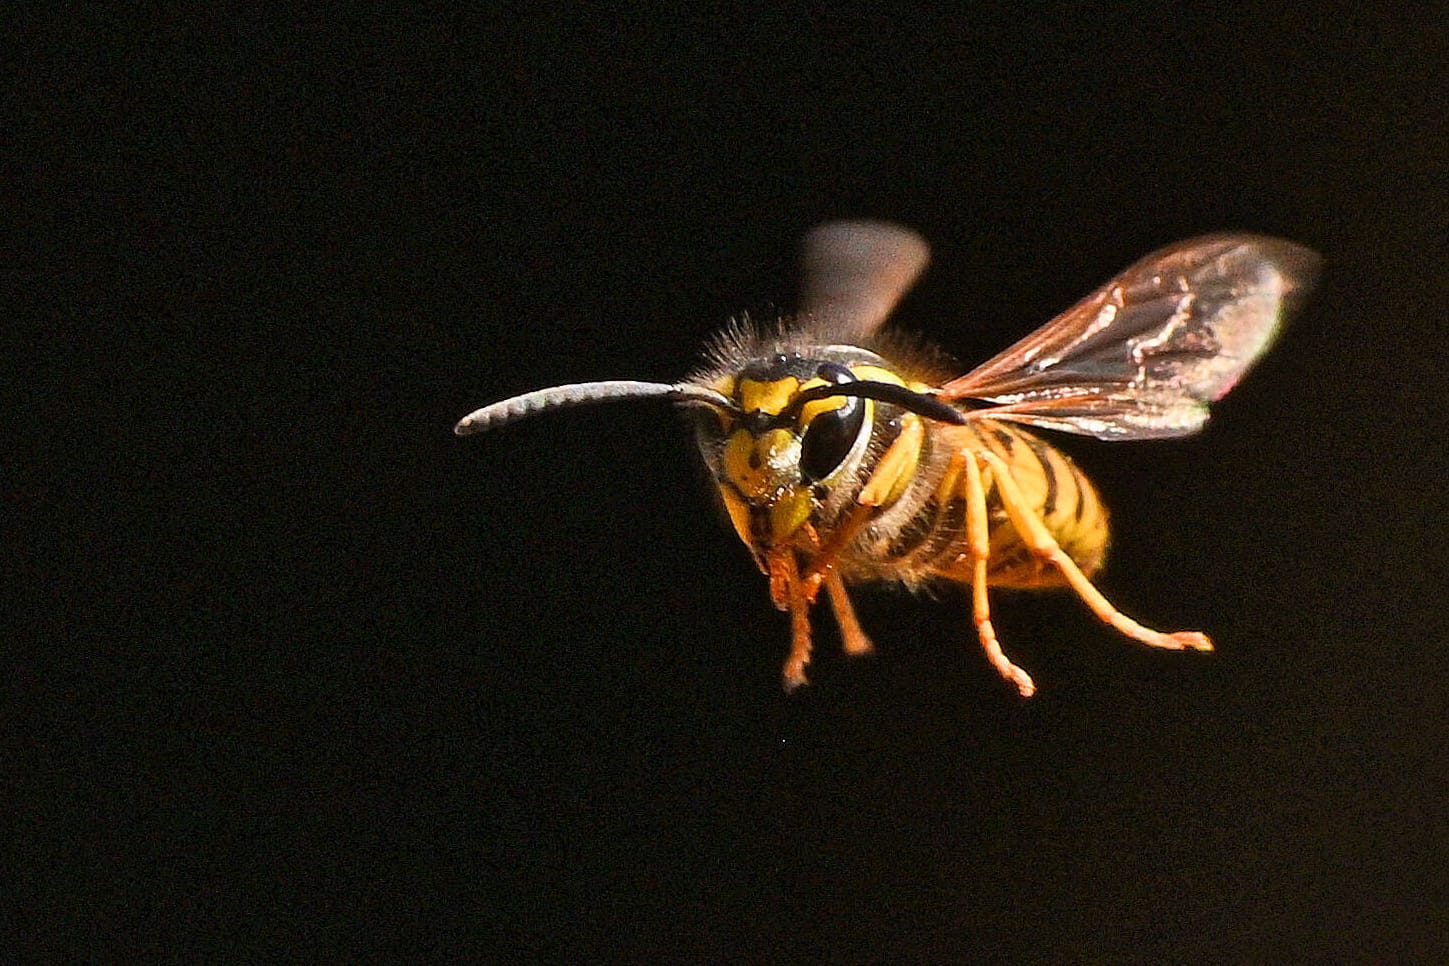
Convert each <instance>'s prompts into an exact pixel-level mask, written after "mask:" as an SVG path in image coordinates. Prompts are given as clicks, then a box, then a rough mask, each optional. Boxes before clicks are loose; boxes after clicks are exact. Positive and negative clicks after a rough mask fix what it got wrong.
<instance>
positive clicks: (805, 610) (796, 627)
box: [770, 547, 810, 691]
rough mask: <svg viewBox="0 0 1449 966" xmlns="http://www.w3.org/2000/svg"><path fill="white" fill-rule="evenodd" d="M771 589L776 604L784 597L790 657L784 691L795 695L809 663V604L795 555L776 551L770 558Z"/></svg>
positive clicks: (787, 659)
mask: <svg viewBox="0 0 1449 966" xmlns="http://www.w3.org/2000/svg"><path fill="white" fill-rule="evenodd" d="M770 588H771V591H772V593H774V594H775V599H776V602H777V603H779V602H780V598H781V597H783V598H784V601H783V603H784V604H785V607H784V609H786V610H789V612H790V656H789V657H787V658H785V667H784V669H783V671H782V676H783V678H784V682H785V690H786V691H794V690H795V689H796V688H798V687H799V686H800V685H802V684H806V683H808V682H807V681H806V680H805V665H807V664H809V663H810V601H809V600H807V599H806V598H805V594H804V592H803V591H804V588H803V587H802V586H801V583H800V571H799V568H798V566H797V565H796V563H795V551H794V550H791V549H790V548H788V547H782V548H779V550H778V552H776V553H772V554H771V555H770Z"/></svg>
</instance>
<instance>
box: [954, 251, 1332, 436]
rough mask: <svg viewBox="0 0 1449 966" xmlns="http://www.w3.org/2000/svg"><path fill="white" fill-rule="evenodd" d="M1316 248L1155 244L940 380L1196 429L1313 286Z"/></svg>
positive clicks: (1104, 423)
mask: <svg viewBox="0 0 1449 966" xmlns="http://www.w3.org/2000/svg"><path fill="white" fill-rule="evenodd" d="M1318 264H1319V258H1318V256H1317V255H1316V254H1315V253H1313V252H1312V251H1310V250H1308V249H1307V248H1304V247H1302V246H1301V245H1295V244H1293V243H1292V242H1287V241H1283V240H1281V239H1277V238H1267V237H1264V236H1261V235H1241V234H1223V235H1207V236H1204V237H1202V238H1193V239H1189V240H1188V241H1184V242H1179V243H1178V244H1176V245H1172V246H1170V247H1168V248H1164V249H1162V250H1161V251H1158V252H1154V253H1153V254H1151V255H1148V256H1147V257H1146V258H1144V259H1142V260H1141V261H1140V262H1137V263H1136V264H1135V265H1133V266H1132V267H1131V268H1128V269H1127V270H1126V271H1125V272H1123V273H1122V274H1121V275H1118V276H1117V277H1116V278H1115V279H1113V280H1112V281H1110V282H1108V283H1107V284H1106V285H1104V286H1102V287H1101V288H1099V289H1098V290H1097V291H1095V292H1093V293H1092V294H1091V295H1089V296H1087V297H1086V298H1085V299H1083V300H1082V301H1081V302H1078V303H1077V304H1076V305H1074V306H1073V307H1072V308H1070V309H1068V310H1067V311H1066V312H1063V313H1062V314H1061V315H1059V316H1057V317H1056V318H1055V319H1053V320H1052V321H1050V322H1048V323H1047V324H1046V325H1044V326H1042V327H1041V328H1040V329H1038V330H1037V331H1036V332H1033V333H1032V334H1031V335H1029V336H1027V337H1026V338H1025V339H1022V340H1021V341H1020V342H1018V343H1017V344H1016V345H1014V346H1012V347H1011V348H1009V349H1007V350H1006V351H1005V352H1003V353H1001V354H1000V355H998V356H996V357H995V358H994V359H991V360H990V361H988V362H986V363H985V364H983V365H981V366H979V367H978V368H976V369H974V370H972V371H971V372H969V373H967V374H966V375H964V376H962V377H961V378H959V379H954V380H952V381H951V382H949V383H947V384H946V385H945V386H943V387H942V389H941V397H942V398H944V399H979V400H986V401H989V402H992V403H996V404H997V405H995V406H993V407H991V408H989V409H986V410H983V411H982V412H983V415H985V414H989V415H990V416H991V417H992V418H993V419H995V418H1000V419H1006V420H1011V421H1013V422H1020V423H1027V424H1029V425H1032V426H1040V427H1043V428H1046V429H1056V430H1062V431H1064V432H1068V433H1080V434H1083V435H1087V436H1095V437H1097V438H1099V439H1146V438H1153V437H1166V436H1186V435H1189V434H1191V433H1195V432H1197V431H1198V430H1200V429H1201V428H1202V426H1203V423H1204V422H1206V421H1207V417H1208V403H1211V402H1213V401H1215V400H1217V399H1220V398H1222V397H1223V396H1224V395H1226V394H1227V392H1228V390H1230V389H1232V388H1233V386H1234V385H1236V384H1237V382H1238V380H1239V379H1240V378H1241V377H1242V375H1243V373H1244V372H1246V371H1247V369H1248V367H1249V366H1251V365H1252V364H1253V362H1254V360H1256V359H1257V358H1258V357H1259V356H1260V355H1262V353H1263V352H1264V351H1265V350H1266V349H1267V348H1268V346H1269V345H1270V344H1271V343H1272V341H1273V338H1274V336H1275V335H1276V334H1277V332H1278V329H1279V327H1280V325H1281V322H1282V320H1283V319H1285V318H1286V317H1287V316H1288V315H1289V314H1291V313H1292V312H1293V311H1294V310H1295V309H1296V308H1297V306H1298V303H1299V302H1300V301H1301V300H1302V298H1303V296H1304V295H1305V294H1306V293H1307V292H1308V289H1309V288H1310V287H1311V286H1312V284H1313V280H1314V277H1315V276H1316V274H1317V269H1318Z"/></svg>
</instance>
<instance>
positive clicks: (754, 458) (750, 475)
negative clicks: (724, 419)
mask: <svg viewBox="0 0 1449 966" xmlns="http://www.w3.org/2000/svg"><path fill="white" fill-rule="evenodd" d="M799 461H800V441H799V440H798V439H797V438H796V437H795V434H794V433H792V432H790V431H789V430H788V429H772V430H770V431H768V432H766V433H763V434H762V435H760V436H758V437H756V436H753V435H751V434H750V432H749V430H745V429H737V430H735V431H734V433H732V434H731V435H730V438H729V441H728V442H727V443H725V450H724V471H725V476H726V477H727V478H728V479H729V480H730V482H732V483H734V485H735V486H737V487H738V488H739V491H740V493H742V494H743V495H744V497H745V499H747V500H749V501H750V502H751V503H756V504H759V503H764V502H766V501H767V500H768V499H770V498H771V497H772V496H774V495H775V491H776V490H778V489H779V488H780V487H781V486H782V485H783V477H784V474H785V472H786V470H787V469H788V468H789V467H791V466H794V465H795V464H797V463H798V462H799Z"/></svg>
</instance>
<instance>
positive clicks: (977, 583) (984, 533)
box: [964, 456, 1036, 698]
mask: <svg viewBox="0 0 1449 966" xmlns="http://www.w3.org/2000/svg"><path fill="white" fill-rule="evenodd" d="M964 462H965V464H966V467H965V468H966V474H965V475H966V542H967V544H968V546H969V549H970V553H971V613H972V619H973V620H974V621H975V622H976V636H977V637H979V638H980V639H981V647H982V649H983V650H984V651H985V652H986V658H987V660H989V661H990V662H991V664H992V666H993V667H995V668H996V670H997V671H999V672H1000V673H1001V676H1002V677H1004V678H1006V680H1008V681H1010V682H1011V683H1012V684H1015V685H1016V689H1017V690H1018V691H1020V692H1021V696H1022V697H1023V698H1029V697H1031V696H1032V695H1033V694H1035V693H1036V683H1035V682H1033V681H1032V679H1031V675H1030V674H1027V673H1026V671H1024V670H1022V669H1021V668H1020V667H1018V666H1017V665H1015V664H1013V663H1011V659H1010V658H1008V657H1007V656H1006V654H1005V652H1003V651H1002V650H1001V643H1000V642H999V641H997V639H996V628H994V627H993V626H992V625H991V601H990V598H989V597H988V596H987V593H986V564H987V560H988V558H989V557H990V556H991V539H990V538H991V531H990V518H989V517H987V515H986V487H985V486H984V485H983V484H982V482H981V467H979V466H977V465H976V460H975V459H973V458H971V457H969V456H968V457H965V459H964ZM998 485H999V484H998Z"/></svg>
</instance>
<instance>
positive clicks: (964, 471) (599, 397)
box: [455, 221, 1319, 696]
mask: <svg viewBox="0 0 1449 966" xmlns="http://www.w3.org/2000/svg"><path fill="white" fill-rule="evenodd" d="M928 260H929V249H928V248H927V245H926V243H925V241H924V240H922V239H921V237H920V236H919V235H917V234H916V233H915V232H912V231H910V230H908V229H905V228H902V227H900V226H898V225H893V224H889V223H885V222H877V221H841V222H831V223H827V224H824V225H821V226H820V227H818V228H816V229H815V230H814V231H812V232H811V233H810V234H809V235H807V236H806V239H805V242H804V250H803V259H802V268H803V275H804V278H803V286H802V299H801V306H800V312H799V314H798V315H797V316H795V317H794V318H793V319H789V320H785V321H782V322H779V323H777V324H775V325H773V326H768V327H760V326H751V325H743V324H737V325H732V326H731V327H729V328H727V329H726V330H725V331H724V332H722V333H721V334H719V335H718V336H716V337H715V339H714V340H713V341H712V342H711V343H710V344H709V346H708V347H707V350H706V361H705V363H704V364H703V365H702V366H701V368H700V369H698V370H697V371H696V372H694V373H692V374H691V375H690V376H688V377H687V378H686V379H684V380H683V381H682V382H678V383H672V384H669V383H652V382H633V381H614V382H591V383H581V384H576V385H566V386H554V387H552V388H549V389H542V390H538V391H537V392H531V393H526V394H524V395H521V396H516V397H514V398H512V399H506V400H503V401H502V402H497V403H494V404H493V405H491V406H486V407H484V408H482V409H479V410H478V411H476V412H474V413H472V414H470V415H468V416H465V417H464V418H463V419H462V420H461V421H460V422H459V423H458V424H457V426H456V427H455V432H457V433H458V434H459V435H468V434H471V433H477V432H482V431H484V430H487V429H492V428H495V427H498V426H501V425H504V424H506V423H510V422H513V421H515V420H518V419H521V418H523V417H524V416H529V415H533V414H535V413H539V412H543V411H546V410H550V409H558V408H562V407H567V406H578V405H585V404H592V403H599V402H607V401H613V400H624V399H666V400H670V401H672V402H674V403H675V404H677V405H678V406H679V407H680V408H681V409H682V410H683V411H684V412H685V414H686V415H687V416H688V417H689V419H690V420H691V421H692V423H693V425H694V430H695V434H696V437H697V440H698V444H699V451H700V453H701V455H702V456H703V458H704V462H705V465H706V466H707V467H708V469H709V472H710V474H711V476H712V478H713V480H714V482H715V485H716V486H717V488H718V492H719V496H720V499H721V500H722V502H723V503H724V507H725V509H726V510H727V511H728V515H729V519H730V521H731V522H732V523H733V524H734V529H735V531H736V532H737V533H738V534H739V536H740V539H741V540H743V541H744V542H745V545H746V546H747V547H749V549H750V551H751V552H752V554H753V555H754V558H755V562H756V563H757V565H758V566H759V568H760V570H761V572H763V573H764V574H765V575H766V576H767V577H768V578H769V587H770V597H771V599H772V600H773V602H774V604H775V606H776V607H778V608H779V609H781V610H783V611H786V612H788V613H789V614H790V623H791V645H790V653H789V656H788V657H787V658H786V660H785V666H784V672H783V673H784V683H785V687H786V689H787V690H789V689H794V688H795V687H797V686H799V685H801V684H804V683H805V667H806V665H807V664H808V663H809V660H810V640H811V633H810V610H811V607H812V606H813V605H814V603H815V601H816V599H817V597H818V596H819V594H820V592H821V590H822V589H823V590H824V591H825V594H826V597H827V598H828V599H829V601H830V607H831V610H832V611H834V614H835V619H836V622H837V623H838V624H839V627H840V633H841V638H842V640H843V643H844V648H845V650H846V651H847V652H848V653H850V654H862V653H865V652H868V651H870V650H871V647H872V645H871V641H870V638H869V637H867V636H866V634H865V632H864V631H863V630H861V627H860V622H859V621H858V620H857V619H856V615H855V611H854V608H853V607H852V606H851V602H850V597H849V592H848V591H847V589H846V588H847V585H850V584H858V583H868V582H873V581H885V582H897V583H901V584H904V585H906V586H908V587H911V588H919V587H923V586H926V585H930V584H933V583H939V582H948V583H955V584H960V585H962V586H963V587H966V588H969V591H970V595H971V606H972V613H973V616H974V622H975V626H976V635H977V637H978V638H979V640H980V642H981V646H982V648H983V649H984V650H985V652H986V656H987V658H988V659H989V660H990V661H991V663H992V665H993V666H994V667H995V668H996V669H997V670H998V671H999V672H1000V673H1001V675H1002V676H1003V677H1005V678H1006V679H1007V680H1009V681H1011V682H1012V683H1013V684H1015V685H1016V687H1017V689H1018V690H1019V691H1020V692H1021V694H1022V695H1023V696H1030V695H1031V694H1032V693H1033V692H1034V691H1035V690H1036V686H1035V685H1034V684H1033V682H1032V679H1031V676H1030V675H1028V674H1027V673H1026V671H1025V670H1023V669H1022V668H1020V667H1018V666H1017V665H1016V664H1014V663H1013V662H1012V661H1011V659H1010V658H1008V657H1007V656H1006V654H1005V653H1004V652H1003V650H1002V648H1001V645H1000V643H999V642H998V641H997V637H996V631H995V629H994V628H993V627H992V623H991V605H990V598H989V593H988V591H989V589H990V588H991V587H1018V588H1028V589H1040V588H1051V587H1066V588H1070V589H1071V590H1072V591H1074V592H1075V593H1076V594H1077V595H1078V596H1079V597H1080V598H1081V599H1082V600H1083V601H1084V602H1085V603H1086V605H1087V606H1088V607H1089V608H1091V610H1092V612H1093V613H1094V614H1096V615H1097V616H1098V617H1099V618H1101V619H1102V620H1103V621H1105V622H1106V623H1108V624H1110V625H1112V626H1113V627H1115V628H1117V630H1119V631H1120V632H1121V633H1123V634H1124V635H1126V636H1127V637H1130V638H1132V639H1133V640H1136V641H1140V642H1142V643H1143V644H1147V645H1149V646H1152V647H1159V648H1166V649H1170V650H1184V649H1187V650H1198V651H1208V650H1211V649H1212V644H1211V642H1210V641H1209V640H1208V638H1207V636H1206V635H1204V634H1202V633H1200V632H1197V631H1177V632H1172V633H1164V632H1162V631H1156V630H1153V629H1151V628H1149V627H1145V626H1143V625H1142V624H1139V623H1138V622H1137V621H1135V620H1133V619H1132V618H1130V617H1128V616H1127V615H1125V614H1123V613H1122V612H1121V611H1119V610H1117V608H1115V607H1114V606H1112V604H1111V603H1110V602H1109V601H1108V600H1107V598H1106V597H1104V596H1103V595H1102V593H1101V592H1100V591H1098V590H1097V588H1096V587H1095V586H1094V585H1093V584H1092V579H1091V578H1092V576H1093V575H1094V574H1095V573H1096V572H1097V571H1098V570H1099V569H1100V568H1101V566H1102V562H1103V557H1104V555H1105V552H1106V547H1107V535H1108V528H1107V511H1106V509H1105V508H1104V507H1103V505H1102V502H1101V500H1100V499H1099V497H1098V495H1097V492H1096V490H1095V489H1094V488H1093V486H1092V484H1091V482H1090V481H1088V479H1087V478H1086V476H1084V475H1083V473H1082V471H1081V470H1079V469H1078V468H1077V466H1076V464H1075V463H1073V462H1072V460H1071V459H1069V458H1068V457H1067V456H1066V454H1064V453H1062V452H1061V451H1060V450H1058V449H1056V448H1054V447H1053V446H1051V445H1050V444H1049V443H1047V442H1046V441H1045V440H1043V439H1042V438H1041V437H1039V436H1038V435H1036V434H1035V433H1033V432H1031V431H1029V429H1027V428H1026V427H1031V428H1034V429H1045V430H1054V431H1058V432H1065V433H1075V434H1079V435H1085V436H1093V437H1096V438H1097V439H1102V440H1109V441H1111V440H1128V439H1157V438H1167V437H1174V436H1187V435H1190V434H1192V433H1196V432H1198V431H1199V430H1201V429H1202V427H1203V425H1204V423H1205V422H1206V421H1207V418H1208V405H1209V404H1210V403H1212V402H1214V401H1216V400H1218V399H1220V398H1222V397H1223V396H1224V395H1225V394H1226V393H1227V392H1228V391H1229V390H1230V389H1232V387H1233V386H1234V385H1235V384H1236V383H1237V382H1238V380H1239V379H1240V378H1241V377H1242V375H1243V373H1244V372H1246V371H1247V369H1248V367H1249V366H1251V365H1252V364H1253V362H1254V361H1255V360H1256V359H1257V358H1258V357H1259V356H1260V355H1262V353H1263V352H1264V351H1265V350H1266V349H1267V348H1268V346H1269V345H1270V344H1271V343H1272V341H1273V339H1274V336H1275V335H1276V334H1277V332H1278V329H1279V327H1280V325H1281V322H1282V320H1283V319H1284V318H1286V317H1287V315H1288V314H1290V313H1291V312H1292V311H1293V310H1294V309H1295V308H1296V307H1297V305H1298V304H1299V302H1300V301H1301V300H1302V297H1303V296H1304V295H1305V294H1306V293H1307V291H1308V290H1309V288H1310V287H1311V285H1312V282H1313V279H1314V276H1315V274H1316V272H1317V267H1318V263H1319V259H1318V256H1317V255H1316V254H1314V253H1313V252H1312V251H1310V250H1308V249H1307V248H1304V247H1302V246H1300V245H1296V244H1293V243H1292V242H1287V241H1283V240H1281V239H1276V238H1268V237H1264V236H1261V235H1251V234H1217V235H1207V236H1203V237H1201V238H1194V239H1190V240H1188V241H1184V242H1179V243H1178V244H1176V245H1172V246H1169V247H1167V248H1164V249H1162V250H1160V251H1157V252H1154V253H1153V254H1151V255H1148V256H1147V257H1146V258H1144V259H1142V260H1141V261H1139V262H1137V263H1136V264H1134V265H1132V266H1131V267H1130V268H1128V269H1127V270H1126V271H1124V272H1122V273H1121V274H1120V275H1118V276H1117V277H1116V278H1114V279H1112V280H1111V281H1110V282H1108V283H1107V284H1106V285H1103V286H1102V287H1101V288H1099V289H1097V290H1096V291H1095V292H1093V293H1092V294H1091V295H1088V296H1087V297H1086V298H1084V299H1083V300H1082V301H1080V302H1078V303H1077V304H1076V305H1074V306H1073V307H1072V308H1070V309H1068V310H1067V311H1066V312H1063V313H1062V314H1061V315H1059V316H1057V317H1056V318H1055V319H1053V320H1052V321H1050V322H1048V323H1047V324H1046V325H1044V326H1043V327H1042V328H1040V329H1039V330H1037V331H1036V332H1034V333H1032V334H1031V335H1029V336H1027V337H1026V338H1024V339H1022V340H1021V341H1020V342H1018V343H1016V344H1015V345H1013V346H1011V347H1010V348H1009V349H1007V350H1006V351H1004V352H1002V353H1001V354H999V355H997V356H996V357H995V358H993V359H990V360H988V361H987V362H985V363H984V364H982V365H980V366H978V367H977V368H975V369H973V370H971V371H970V372H968V373H966V374H965V375H955V374H954V373H953V372H952V371H951V370H950V369H949V368H947V366H946V364H945V363H944V362H943V359H944V357H943V356H941V355H939V354H938V353H937V352H935V351H934V350H932V349H930V348H927V347H924V346H923V345H922V344H921V343H920V342H919V341H918V340H915V339H911V338H907V337H904V336H902V335H900V334H898V333H896V332H893V331H892V330H889V329H885V328H883V323H884V322H885V320H886V317H887V316H888V315H889V314H890V312H891V310H892V309H893V308H894V307H895V305H896V303H897V302H898V301H899V299H900V298H901V296H902V295H903V294H904V293H905V292H906V290H907V289H908V288H910V286H911V285H912V284H913V283H914V282H915V280H916V278H917V277H918V276H919V275H920V273H921V272H922V270H923V269H924V268H925V267H926V263H927V261H928Z"/></svg>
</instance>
